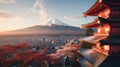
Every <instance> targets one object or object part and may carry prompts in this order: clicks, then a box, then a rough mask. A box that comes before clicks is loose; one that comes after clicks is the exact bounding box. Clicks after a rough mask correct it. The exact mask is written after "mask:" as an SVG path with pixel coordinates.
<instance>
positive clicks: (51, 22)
mask: <svg viewBox="0 0 120 67" xmlns="http://www.w3.org/2000/svg"><path fill="white" fill-rule="evenodd" d="M39 25H41V26H52V25H60V26H68V25H67V24H65V23H63V22H62V21H60V20H58V19H56V18H50V19H48V20H46V21H43V22H41V23H40V24H39Z"/></svg>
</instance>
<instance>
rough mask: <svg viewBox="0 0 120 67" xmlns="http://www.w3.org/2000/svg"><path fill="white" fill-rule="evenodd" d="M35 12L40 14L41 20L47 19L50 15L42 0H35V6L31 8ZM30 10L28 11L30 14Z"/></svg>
mask: <svg viewBox="0 0 120 67" xmlns="http://www.w3.org/2000/svg"><path fill="white" fill-rule="evenodd" d="M30 11H32V12H33V13H35V14H38V15H40V19H41V20H45V19H46V18H47V17H48V14H47V12H46V10H45V7H44V5H43V3H42V2H41V1H40V0H35V3H34V6H33V8H32V9H30ZM28 12H29V11H27V14H28Z"/></svg>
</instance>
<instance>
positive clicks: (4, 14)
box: [0, 10, 11, 19]
mask: <svg viewBox="0 0 120 67" xmlns="http://www.w3.org/2000/svg"><path fill="white" fill-rule="evenodd" d="M9 17H11V15H10V14H9V13H8V12H7V11H3V10H0V18H2V19H3V18H9Z"/></svg>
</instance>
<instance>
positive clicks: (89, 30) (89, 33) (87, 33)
mask: <svg viewBox="0 0 120 67" xmlns="http://www.w3.org/2000/svg"><path fill="white" fill-rule="evenodd" d="M93 32H94V31H93V29H92V28H87V30H86V34H85V36H90V35H93Z"/></svg>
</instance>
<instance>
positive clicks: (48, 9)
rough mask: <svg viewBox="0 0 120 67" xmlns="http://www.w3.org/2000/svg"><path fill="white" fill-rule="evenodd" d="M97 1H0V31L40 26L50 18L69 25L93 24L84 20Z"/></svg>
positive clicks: (88, 18)
mask: <svg viewBox="0 0 120 67" xmlns="http://www.w3.org/2000/svg"><path fill="white" fill-rule="evenodd" d="M95 2H96V0H0V31H7V30H15V29H20V28H25V27H30V26H34V25H38V24H39V23H40V22H41V21H44V20H47V19H49V18H58V19H59V20H61V21H63V22H64V23H66V24H68V25H73V26H78V27H79V26H80V25H81V24H85V23H88V22H91V21H92V19H91V17H87V18H83V17H82V14H83V13H84V12H85V11H87V10H88V9H89V8H90V7H91V6H92V5H93V4H94V3H95Z"/></svg>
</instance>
